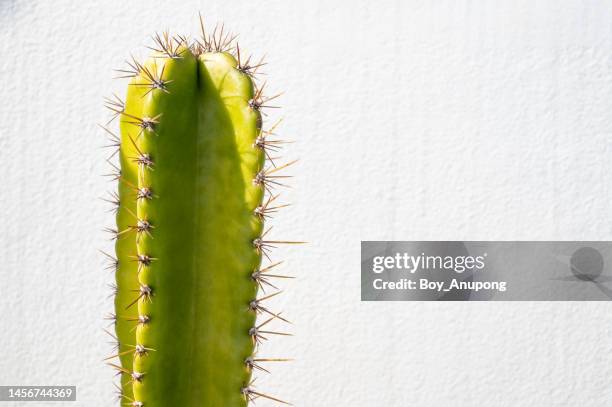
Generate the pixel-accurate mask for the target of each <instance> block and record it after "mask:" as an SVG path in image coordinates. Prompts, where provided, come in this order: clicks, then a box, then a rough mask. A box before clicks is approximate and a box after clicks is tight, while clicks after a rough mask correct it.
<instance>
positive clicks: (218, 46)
mask: <svg viewBox="0 0 612 407" xmlns="http://www.w3.org/2000/svg"><path fill="white" fill-rule="evenodd" d="M154 42H155V46H153V47H152V48H151V49H152V55H151V56H150V58H149V59H147V60H146V61H144V62H142V63H141V62H137V61H136V60H132V61H130V62H129V68H128V69H126V70H121V72H122V75H121V76H125V77H129V84H128V86H127V92H126V98H125V101H122V100H121V99H120V98H119V97H114V98H113V99H109V100H107V107H108V108H109V109H111V110H112V112H113V115H114V116H115V117H116V118H118V120H119V122H120V124H119V128H120V135H119V137H114V138H113V140H114V141H113V143H112V144H113V145H115V146H117V147H118V154H116V156H118V157H119V167H118V169H119V173H118V174H117V177H116V178H117V179H118V180H119V187H118V193H117V194H115V195H113V196H114V198H113V199H112V200H113V201H114V203H115V204H116V205H117V208H116V209H117V216H116V221H117V227H116V229H113V230H112V232H113V236H114V238H116V244H115V251H116V258H113V264H114V267H115V269H116V282H115V284H116V287H115V293H116V295H115V313H114V316H113V319H114V322H115V334H116V335H115V337H116V340H117V345H118V351H117V352H116V354H115V355H113V356H111V357H110V358H109V359H113V358H118V360H114V361H112V360H111V361H110V364H111V365H112V366H113V367H114V368H115V369H117V370H118V372H119V373H120V374H121V385H120V393H121V395H120V397H121V401H122V404H124V405H131V406H146V407H157V406H159V407H168V406H223V407H232V406H246V405H247V404H248V403H249V402H251V401H253V400H254V399H256V398H258V397H261V398H268V399H271V400H274V401H276V402H279V403H285V404H288V403H286V402H285V401H282V400H280V399H278V398H277V397H275V396H271V395H269V394H266V393H264V392H260V391H259V390H256V389H255V388H254V387H253V385H252V380H253V378H252V372H253V370H260V371H264V372H267V371H268V370H267V367H264V366H265V362H276V361H285V360H287V359H282V358H268V357H263V356H260V355H259V353H258V350H259V349H258V347H259V345H260V343H261V342H262V340H264V339H267V338H268V337H269V336H270V335H288V334H286V333H282V332H276V331H272V330H269V328H267V326H268V325H267V324H269V323H271V322H272V321H274V320H278V321H284V322H288V321H287V320H286V319H285V317H284V316H282V315H280V314H279V313H277V312H276V311H272V310H270V309H269V307H268V306H267V304H266V300H268V299H270V298H271V297H273V296H275V295H277V294H278V293H279V291H278V289H277V286H276V285H275V284H276V283H275V282H274V279H277V278H287V276H284V275H280V274H278V273H276V272H274V271H272V269H273V268H274V267H276V266H277V265H278V264H279V263H274V262H272V261H271V259H270V253H269V250H270V249H271V248H273V247H275V245H276V244H281V243H299V242H290V241H273V240H268V231H269V229H268V228H266V227H265V226H264V224H265V223H266V221H267V219H268V218H269V216H270V215H271V214H272V213H273V212H275V211H276V210H278V209H279V208H281V207H283V206H286V205H279V204H277V203H276V202H277V197H278V195H275V188H276V187H279V186H280V185H282V181H283V180H282V179H283V178H285V177H287V175H284V174H283V172H282V170H283V169H285V168H286V167H287V166H288V165H290V164H292V163H287V164H284V165H281V164H280V163H279V164H277V163H276V162H274V161H272V160H273V159H274V157H272V156H271V153H272V152H273V151H276V150H277V149H278V148H279V147H280V144H281V143H282V141H281V140H275V139H273V137H274V136H273V135H272V134H273V133H272V131H271V130H268V131H266V130H263V129H262V109H264V108H266V107H271V106H269V101H271V100H272V99H274V98H275V97H276V96H273V97H265V96H264V95H263V86H261V87H258V86H257V84H256V81H255V77H256V74H257V69H258V68H259V67H260V66H261V65H263V64H262V63H261V62H260V63H256V64H251V62H250V58H248V59H246V60H244V58H243V59H241V56H240V48H239V47H238V45H237V44H236V43H235V41H234V37H232V36H230V35H228V34H224V30H223V28H221V29H219V28H216V29H215V31H214V32H213V33H212V34H210V35H206V33H205V31H204V29H203V27H202V38H201V39H197V40H194V41H191V42H190V41H189V40H187V39H186V38H185V37H181V36H170V35H168V34H162V35H156V36H155V37H154ZM105 129H107V131H108V132H109V133H110V134H112V131H111V130H110V129H108V127H105ZM262 257H263V259H262ZM262 260H263V262H262ZM262 263H265V264H262ZM266 288H269V289H270V290H273V291H269V290H268V291H266V290H265V289H266ZM258 315H259V317H260V318H259V319H258Z"/></svg>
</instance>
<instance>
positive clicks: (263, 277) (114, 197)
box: [100, 16, 303, 407]
mask: <svg viewBox="0 0 612 407" xmlns="http://www.w3.org/2000/svg"><path fill="white" fill-rule="evenodd" d="M200 24H201V30H202V34H201V38H200V39H195V40H193V41H192V42H191V43H190V42H189V41H188V39H187V37H184V36H170V35H169V34H168V33H166V32H164V33H162V34H155V35H154V36H153V42H154V46H151V47H148V48H149V49H151V50H153V51H155V52H156V53H157V54H158V57H161V58H172V59H175V58H181V57H182V56H181V54H182V52H183V51H181V45H184V46H187V47H188V48H189V49H190V50H191V51H192V52H193V54H194V55H196V56H198V55H200V54H202V53H206V52H227V53H230V54H232V55H233V56H234V57H235V58H236V60H237V62H238V65H237V67H236V69H238V70H239V71H240V72H242V73H244V74H246V75H248V76H249V77H250V78H251V79H252V80H253V83H254V85H255V92H254V96H253V98H252V99H251V100H249V102H248V104H249V107H250V108H251V109H253V110H256V111H258V112H260V117H261V116H262V115H264V116H265V115H266V114H265V111H264V110H265V109H270V108H272V109H275V108H278V107H279V106H273V105H270V104H269V102H270V101H272V100H274V99H276V98H278V97H279V96H280V95H281V94H276V95H273V96H269V97H266V96H265V95H264V90H265V85H266V84H265V83H263V84H262V85H261V86H257V82H256V79H257V76H258V74H259V69H260V68H261V67H262V66H264V65H266V63H265V62H264V60H263V58H262V59H260V60H259V61H258V62H253V61H252V58H251V57H250V56H249V57H247V58H243V57H242V56H241V53H240V46H239V45H238V43H237V41H236V36H235V35H232V34H230V33H228V32H226V31H225V28H224V26H223V25H216V26H215V28H214V29H213V31H212V33H210V34H207V32H206V30H205V27H204V21H203V19H202V18H201V16H200ZM126 63H127V68H126V69H118V70H117V72H118V74H119V75H118V76H117V78H129V77H135V76H138V75H140V76H141V77H143V78H144V79H145V81H144V82H142V83H131V84H130V85H131V86H139V87H145V88H147V91H146V92H145V95H146V94H148V93H150V92H154V91H160V92H169V91H168V89H167V84H169V83H170V82H171V81H170V80H166V79H164V69H163V68H162V69H161V71H160V72H158V69H157V67H155V66H154V67H153V69H149V68H147V67H145V66H144V65H143V64H141V63H140V62H138V61H137V60H136V59H135V58H134V57H132V59H131V60H130V61H126ZM104 106H105V107H106V108H107V109H108V110H110V111H111V118H110V120H109V121H108V122H107V123H106V125H104V126H102V125H101V126H100V127H102V129H103V130H104V132H105V133H106V135H107V137H108V139H109V144H108V145H107V146H105V147H109V148H111V149H112V150H113V151H112V154H111V155H110V157H108V159H107V162H108V163H109V164H110V165H111V167H112V169H113V171H112V172H111V174H109V176H111V177H112V179H113V180H118V181H119V182H124V183H126V185H128V187H129V188H130V189H132V190H133V191H134V195H135V199H136V200H140V199H153V198H154V197H155V195H154V193H153V191H152V190H151V188H150V187H146V186H145V187H139V186H138V185H133V184H131V183H130V182H129V181H127V180H125V179H124V178H122V177H121V170H120V168H119V167H117V165H115V164H114V163H113V162H112V161H111V160H112V159H113V158H114V157H115V156H116V155H117V153H118V151H119V149H120V146H121V141H120V137H119V136H117V135H116V134H115V133H113V132H112V131H111V130H109V129H108V127H107V126H108V125H109V124H110V123H111V122H112V121H113V120H114V119H117V118H120V119H121V120H122V121H123V122H126V123H129V124H132V125H134V126H136V127H137V128H138V134H137V136H136V140H137V139H138V138H139V137H140V136H141V135H142V134H143V133H144V132H152V133H154V134H155V126H156V124H157V123H158V122H159V119H160V116H161V115H158V116H156V117H137V116H134V115H131V114H128V113H127V112H126V111H125V104H124V102H123V101H122V100H121V98H119V97H118V96H116V95H113V97H112V98H106V99H105V102H104ZM280 122H281V121H280V120H279V121H278V122H277V123H276V124H274V125H273V126H271V127H270V128H269V129H268V130H265V129H263V125H262V121H261V119H260V120H259V121H258V123H257V127H258V131H259V135H258V137H257V139H256V141H255V142H254V144H253V148H258V149H261V150H262V151H263V153H264V155H265V158H266V160H265V161H266V162H267V163H268V164H269V165H266V164H264V166H263V168H261V169H260V171H259V172H258V173H257V175H256V176H255V178H254V179H253V180H252V182H253V184H255V185H258V186H260V187H261V188H263V189H264V191H265V193H266V196H265V197H264V201H263V203H262V204H261V205H259V206H258V207H257V208H256V209H255V210H254V213H253V216H256V217H258V218H260V219H261V220H262V222H265V221H266V220H268V219H269V218H270V217H272V215H273V214H275V213H276V212H277V211H279V210H280V209H282V208H284V207H287V206H289V204H280V205H279V204H277V203H276V200H277V199H278V197H279V195H278V194H276V195H275V194H274V190H275V189H276V188H277V187H282V186H286V185H285V184H284V183H282V181H283V179H286V178H290V176H289V175H283V174H280V172H281V171H282V170H284V169H286V168H287V167H289V166H290V165H292V164H294V163H295V162H296V161H297V160H295V161H291V162H288V163H286V164H283V165H278V166H277V164H276V162H275V160H276V159H278V157H274V156H272V154H275V153H278V152H279V150H280V149H281V147H282V146H283V144H286V143H288V142H287V141H285V140H280V139H276V138H275V137H276V133H275V130H276V128H277V127H278V125H279V124H280ZM130 141H131V143H132V146H133V147H134V149H135V150H136V151H137V153H138V154H137V156H135V157H131V159H132V161H134V162H135V163H137V164H138V179H139V180H142V179H143V178H144V174H145V171H147V170H152V169H153V167H154V162H153V160H152V159H151V157H150V155H149V154H148V153H147V152H143V151H141V150H140V148H139V147H138V145H137V143H136V141H135V140H134V139H133V138H131V137H130ZM139 184H140V182H139ZM102 199H103V200H104V201H106V202H109V203H111V204H112V205H113V208H112V210H114V211H116V210H117V208H118V207H119V205H120V202H119V196H118V194H117V193H116V192H111V193H109V197H106V198H102ZM126 209H127V208H126ZM127 210H128V211H129V209H127ZM130 213H131V215H132V216H133V217H134V220H135V222H134V225H130V226H129V227H128V228H127V229H125V230H117V229H112V228H107V229H106V231H107V232H109V233H111V235H112V238H113V239H119V238H122V237H123V235H126V234H129V233H131V232H135V233H136V240H137V241H138V239H139V236H141V234H142V233H146V234H149V235H150V234H151V233H152V230H153V229H154V226H153V225H152V224H151V223H149V221H148V220H147V219H140V218H138V216H137V215H136V214H134V213H133V212H131V211H130ZM270 230H271V228H268V229H266V230H265V231H264V232H263V233H262V235H261V236H260V237H258V238H256V239H255V240H254V241H253V247H254V248H255V249H256V250H257V251H258V252H259V253H260V254H262V255H263V256H264V257H266V259H267V260H268V261H269V262H270V264H269V265H268V266H266V267H260V268H259V269H258V270H254V271H253V272H252V273H251V279H252V281H253V283H254V284H255V285H256V286H257V287H258V291H261V292H262V293H264V295H263V296H261V297H258V298H254V299H253V300H252V301H250V302H249V303H248V304H246V306H245V308H246V311H250V312H255V313H256V314H263V315H267V318H266V319H265V320H264V321H263V322H259V323H258V322H256V323H255V326H253V327H251V328H250V329H249V331H248V335H249V336H250V337H251V339H252V341H253V344H254V349H255V351H254V353H253V355H251V356H249V357H247V358H246V360H245V361H244V364H245V367H246V368H247V369H248V370H249V371H250V372H253V371H256V370H257V371H262V372H266V373H269V370H268V369H266V368H265V367H263V366H262V363H266V362H286V361H291V360H292V359H288V358H261V357H257V356H256V355H257V352H258V350H259V347H260V345H261V344H262V343H263V342H264V341H267V340H268V339H269V336H291V334H290V333H287V332H279V331H273V330H269V329H267V328H266V326H267V325H268V324H269V323H271V322H272V321H274V320H276V319H278V320H281V321H284V322H286V323H289V324H290V323H291V322H290V321H289V320H288V319H286V318H285V317H283V316H281V314H282V312H274V311H271V310H270V309H269V308H268V307H267V306H265V305H263V303H264V302H265V301H266V300H268V299H271V298H273V297H275V296H277V295H279V294H281V292H282V291H281V290H280V289H279V288H278V287H277V286H276V285H274V284H273V283H272V282H271V281H272V280H274V279H291V278H294V277H293V276H287V275H281V274H276V273H274V272H273V269H275V268H276V267H277V266H279V265H280V264H281V263H282V261H281V262H276V263H274V262H272V259H271V256H270V251H271V249H273V248H275V247H277V245H279V244H300V243H303V242H298V241H287V240H267V239H266V236H267V235H268V233H269V232H270ZM103 254H104V256H105V257H106V258H107V260H108V262H109V264H108V266H107V268H109V269H114V270H116V269H117V267H118V264H119V261H118V259H117V258H115V257H114V256H112V255H109V254H108V253H105V252H103ZM131 259H132V261H135V262H137V263H138V273H139V274H140V272H141V270H142V269H143V268H145V267H148V266H149V265H150V264H151V262H153V261H155V260H156V258H154V257H151V256H149V255H148V254H146V253H137V252H136V253H135V254H134V255H133V256H131ZM271 271H272V272H271ZM266 287H268V288H272V289H275V290H276V291H275V292H274V293H272V294H266ZM112 288H113V293H114V292H116V290H117V287H116V286H113V287H112ZM134 291H135V298H134V300H133V301H132V302H131V303H130V304H129V305H128V307H127V308H129V307H131V306H133V305H135V304H137V303H138V302H139V301H151V300H152V297H153V292H152V289H151V287H149V286H147V285H145V284H141V285H140V287H139V289H138V290H134ZM118 318H121V316H119V315H116V314H109V315H108V316H107V317H106V318H105V319H107V320H110V321H111V323H112V324H114V323H116V321H117V319H118ZM126 320H128V321H130V322H134V324H135V327H134V329H135V328H136V327H137V326H138V325H146V324H148V323H149V322H150V318H149V316H147V315H138V317H135V318H126ZM105 332H106V333H107V334H108V335H110V336H111V337H112V339H113V341H112V345H113V349H114V350H115V351H114V354H113V355H111V356H109V357H108V358H106V359H105V360H111V359H114V358H118V357H120V356H122V355H124V354H128V353H133V355H134V358H136V357H143V356H145V355H146V354H147V353H148V352H151V351H155V349H152V348H148V347H146V346H144V345H142V344H134V345H132V344H126V346H127V347H129V348H130V350H128V351H124V352H119V349H120V346H119V340H118V338H117V336H116V335H114V334H112V333H111V332H109V331H106V330H105ZM108 364H109V366H111V367H113V368H114V369H115V370H116V371H117V374H118V375H127V376H128V377H129V378H130V381H129V382H128V383H132V382H134V381H138V382H139V381H142V380H143V379H144V376H145V373H143V372H136V371H134V370H129V369H126V368H124V367H122V366H120V365H117V364H114V363H108ZM254 381H255V380H254V379H252V380H251V381H249V382H248V383H244V385H243V387H242V388H241V389H239V391H240V393H241V394H242V396H243V397H244V398H245V400H246V401H247V403H251V402H253V401H255V400H256V399H257V398H260V397H261V398H265V399H269V400H272V401H275V402H278V403H281V404H287V405H289V404H290V403H288V402H286V401H283V400H281V399H279V398H277V397H274V396H271V395H269V394H265V393H262V392H259V391H258V390H256V389H255V387H254V386H253V383H254ZM115 386H116V388H117V393H118V398H119V400H121V401H122V404H123V405H128V406H135V407H143V406H144V403H143V402H141V401H138V400H135V399H133V398H131V397H128V396H127V395H125V394H124V392H123V390H122V388H121V387H119V386H117V385H115Z"/></svg>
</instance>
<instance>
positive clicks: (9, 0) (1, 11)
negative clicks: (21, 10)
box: [0, 0, 17, 19]
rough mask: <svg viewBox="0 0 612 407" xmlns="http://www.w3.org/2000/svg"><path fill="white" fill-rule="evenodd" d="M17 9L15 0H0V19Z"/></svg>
mask: <svg viewBox="0 0 612 407" xmlns="http://www.w3.org/2000/svg"><path fill="white" fill-rule="evenodd" d="M16 10H17V0H0V19H4V18H6V17H10V16H11V15H13V14H15V11H16Z"/></svg>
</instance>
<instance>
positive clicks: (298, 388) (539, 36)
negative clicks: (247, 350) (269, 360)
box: [0, 0, 612, 407]
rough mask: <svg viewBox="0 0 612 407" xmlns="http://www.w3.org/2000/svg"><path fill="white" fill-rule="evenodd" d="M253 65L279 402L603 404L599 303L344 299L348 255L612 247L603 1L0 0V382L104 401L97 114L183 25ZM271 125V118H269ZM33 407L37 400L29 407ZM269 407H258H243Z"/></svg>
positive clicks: (608, 375)
mask: <svg viewBox="0 0 612 407" xmlns="http://www.w3.org/2000/svg"><path fill="white" fill-rule="evenodd" d="M198 11H201V12H202V13H203V14H204V15H205V17H206V18H207V21H210V22H211V23H212V22H216V21H224V22H225V23H226V26H227V27H228V28H231V29H232V30H234V31H236V32H238V33H240V41H241V48H243V49H244V50H247V49H248V50H250V51H251V52H253V53H254V54H255V55H262V54H267V55H268V58H267V59H268V62H269V65H268V66H267V67H266V69H265V71H266V72H267V74H268V76H267V78H268V82H269V87H270V90H271V91H285V94H284V96H283V97H282V99H281V102H282V105H283V106H284V109H283V111H282V115H283V116H284V117H285V123H284V125H283V127H282V134H283V135H284V136H285V137H287V138H291V139H294V140H296V143H295V144H293V145H291V146H290V147H289V148H288V149H287V150H286V157H287V159H293V158H300V159H301V161H300V163H299V164H297V165H296V166H295V168H294V169H293V171H292V174H294V175H295V176H296V177H295V179H294V180H293V182H292V183H293V188H292V189H289V190H287V191H286V192H285V194H284V198H285V199H286V200H287V201H290V202H292V203H294V204H295V206H293V207H291V208H289V209H288V210H286V211H285V212H284V213H283V214H281V215H279V216H278V217H277V218H276V219H275V222H274V224H275V228H274V237H278V238H289V239H303V240H307V241H309V242H310V243H309V244H308V245H306V246H304V247H301V248H291V249H290V250H285V251H280V252H278V253H277V254H276V255H275V258H277V259H281V258H286V259H287V262H286V266H285V269H284V271H285V272H288V273H292V274H294V275H296V276H298V277H299V279H298V280H295V281H292V282H290V283H289V284H287V285H286V293H285V295H283V296H281V297H280V298H279V299H278V300H277V301H276V302H275V305H276V307H277V309H282V310H283V311H284V312H285V315H286V316H287V317H289V318H290V319H292V320H293V321H295V323H294V326H293V327H289V328H287V327H280V326H279V328H282V329H291V330H292V331H293V332H294V333H295V335H296V336H295V337H293V338H281V339H279V340H275V341H273V342H271V343H270V344H269V345H267V346H266V347H265V348H264V350H263V351H262V354H265V355H266V356H274V357H285V356H290V357H294V358H296V361H295V362H294V363H292V364H291V365H286V366H281V365H278V366H271V368H272V370H273V374H272V375H271V376H269V377H262V378H260V379H259V380H258V385H259V388H260V389H261V390H263V391H265V392H269V393H270V394H273V395H278V396H280V397H281V398H284V399H287V400H290V401H292V402H293V403H294V404H296V405H298V406H363V407H365V406H368V407H369V406H395V407H400V406H419V407H425V406H444V407H446V406H485V405H486V406H536V405H537V406H609V405H612V385H611V379H612V337H611V330H610V328H611V322H612V321H611V320H612V317H611V315H612V314H611V311H612V309H611V307H610V305H609V304H607V303H584V302H582V303H581V302H576V303H537V302H534V303H531V302H524V303H442V304H440V303H361V302H360V287H359V284H360V278H359V269H360V257H359V250H360V240H375V239H381V240H383V239H397V240H427V239H432V240H444V239H474V240H504V239H505V240H514V239H523V240H530V239H535V240H538V239H541V240H553V239H558V240H570V239H571V240H574V239H593V240H597V239H604V240H606V239H607V240H610V239H611V237H612V233H611V232H612V221H611V220H610V215H611V213H612V212H611V210H612V193H611V187H610V173H611V172H612V143H611V136H612V99H611V97H610V96H611V95H612V70H611V67H612V54H611V51H612V23H611V22H612V2H609V1H608V2H606V1H558V0H549V1H538V2H534V1H528V0H526V1H430V2H425V1H423V2H417V1H401V0H396V1H378V2H373V1H362V0H359V1H330V0H325V1H299V2H297V1H266V2H264V1H259V0H251V1H243V2H238V1H189V0H181V1H178V0H163V1H150V0H131V1H103V2H87V1H72V2H71V1H67V0H56V1H42V0H38V1H27V0H20V1H17V0H0V32H1V34H0V79H1V82H0V95H1V100H0V103H1V106H2V107H1V110H0V228H1V232H0V278H1V280H0V324H1V325H0V384H32V385H39V384H74V385H77V386H78V392H79V394H78V396H79V400H78V402H77V403H72V404H70V405H78V406H108V405H112V403H111V400H112V397H113V396H112V392H113V387H112V381H113V380H112V379H113V372H112V371H111V370H110V369H109V368H107V367H106V366H105V365H104V363H103V362H102V359H103V357H104V356H105V355H106V354H107V353H108V352H109V346H108V344H107V338H106V335H105V334H104V333H103V331H102V328H103V327H104V325H105V321H103V319H102V318H103V316H104V314H105V313H106V312H108V311H111V302H112V301H111V300H110V299H108V298H107V295H108V294H109V289H107V287H106V284H107V283H110V282H111V281H112V275H111V274H109V273H108V272H106V271H104V270H103V261H102V256H101V255H100V254H99V253H98V251H97V250H98V249H100V248H101V249H110V248H111V243H110V242H109V241H108V240H107V237H108V236H107V235H106V234H104V233H103V232H101V229H102V228H103V227H105V226H111V225H112V222H113V216H112V214H110V213H107V212H106V210H107V209H108V207H107V206H106V204H105V203H103V202H102V201H100V200H98V197H100V196H103V195H104V194H105V191H108V190H111V189H112V188H113V185H112V184H111V183H109V182H108V181H107V180H106V179H105V178H103V177H101V176H100V174H103V173H105V172H107V171H108V168H107V166H106V165H105V162H104V158H105V154H106V151H104V150H102V149H101V148H100V147H101V146H102V145H104V143H105V142H104V137H103V135H102V133H101V132H100V131H99V129H98V128H97V127H96V123H97V122H104V121H105V120H106V118H107V117H108V116H107V113H106V112H105V111H104V110H103V108H102V98H103V96H105V95H109V94H110V93H111V92H113V91H115V92H123V87H124V83H120V82H117V81H113V80H112V77H113V75H114V73H113V71H112V69H113V68H117V67H121V66H122V64H123V61H124V59H125V58H126V57H128V56H129V55H130V53H131V52H133V53H135V55H144V54H145V53H146V52H145V49H144V45H146V44H149V43H150V42H149V41H148V40H147V38H148V35H150V34H152V33H154V32H155V31H158V30H163V29H166V28H168V29H171V30H173V31H176V32H179V33H187V34H193V35H195V34H197V28H198V23H197V13H198ZM273 116H276V112H274V115H273ZM6 405H9V404H8V403H7V404H6ZM32 405H33V406H34V405H36V404H34V403H33V404H32ZM257 405H261V406H271V405H272V403H266V402H258V403H257Z"/></svg>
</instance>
